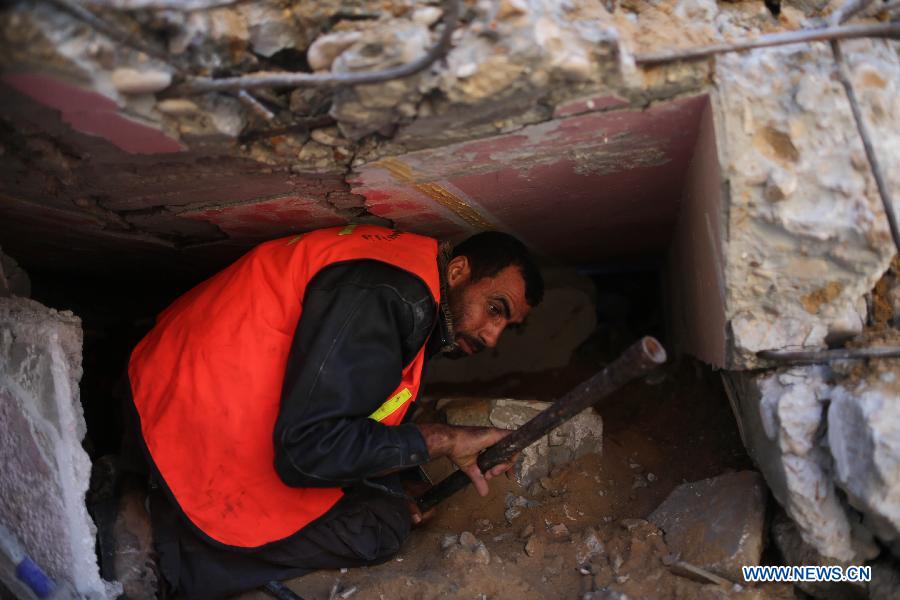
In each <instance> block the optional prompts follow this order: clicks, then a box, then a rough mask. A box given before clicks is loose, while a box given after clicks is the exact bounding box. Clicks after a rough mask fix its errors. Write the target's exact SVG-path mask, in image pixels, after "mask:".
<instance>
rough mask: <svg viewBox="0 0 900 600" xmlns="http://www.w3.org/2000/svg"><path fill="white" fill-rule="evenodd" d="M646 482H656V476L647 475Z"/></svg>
mask: <svg viewBox="0 0 900 600" xmlns="http://www.w3.org/2000/svg"><path fill="white" fill-rule="evenodd" d="M647 481H649V482H650V483H653V482H654V481H656V475H654V474H653V473H647Z"/></svg>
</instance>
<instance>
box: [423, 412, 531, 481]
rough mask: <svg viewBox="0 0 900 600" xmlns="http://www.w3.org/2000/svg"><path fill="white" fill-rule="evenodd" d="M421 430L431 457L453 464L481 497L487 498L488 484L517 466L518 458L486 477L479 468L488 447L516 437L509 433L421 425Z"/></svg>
mask: <svg viewBox="0 0 900 600" xmlns="http://www.w3.org/2000/svg"><path fill="white" fill-rule="evenodd" d="M418 428H419V431H421V432H422V437H424V438H425V444H426V445H427V446H428V453H429V454H430V455H431V457H432V458H437V457H438V456H446V457H447V458H449V459H450V460H451V461H453V463H454V464H455V465H456V466H457V467H459V469H460V470H461V471H462V472H464V473H465V474H466V475H468V476H469V479H471V480H472V483H473V484H474V485H475V489H476V490H478V494H479V495H481V496H487V494H488V484H487V482H488V481H489V480H490V479H492V478H493V477H496V476H497V475H500V474H501V473H503V472H505V471H507V470H508V469H509V468H510V467H511V466H512V465H513V463H515V457H514V458H513V460H511V461H510V462H508V463H503V464H501V465H497V466H495V467H493V468H492V469H490V470H489V471H487V472H486V473H482V472H481V469H479V468H478V462H477V460H478V455H479V454H480V453H481V451H482V450H484V449H485V448H487V447H488V446H493V445H494V444H496V443H497V442H498V441H500V440H501V439H503V438H504V437H506V436H507V435H509V434H510V433H512V432H511V431H508V430H506V429H495V428H493V427H461V426H451V425H442V424H439V423H426V424H420V425H418Z"/></svg>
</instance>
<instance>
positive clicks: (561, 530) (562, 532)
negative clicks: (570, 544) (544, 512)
mask: <svg viewBox="0 0 900 600" xmlns="http://www.w3.org/2000/svg"><path fill="white" fill-rule="evenodd" d="M548 531H549V532H550V535H551V536H553V537H554V538H556V539H557V540H563V539H567V538H568V537H569V535H570V534H569V528H568V527H566V524H565V523H559V524H558V525H554V526H552V527H550V528H549V530H548Z"/></svg>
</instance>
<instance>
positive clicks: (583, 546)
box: [575, 527, 606, 564]
mask: <svg viewBox="0 0 900 600" xmlns="http://www.w3.org/2000/svg"><path fill="white" fill-rule="evenodd" d="M605 551H606V548H605V547H604V546H603V542H602V541H600V537H599V535H598V534H597V530H596V529H594V528H593V527H588V528H587V529H585V530H584V531H582V532H581V536H580V538H579V540H578V546H577V547H576V549H575V560H576V561H578V564H584V563H587V562H589V561H590V560H591V559H592V558H593V557H595V556H598V555H602V554H603V553H604V552H605Z"/></svg>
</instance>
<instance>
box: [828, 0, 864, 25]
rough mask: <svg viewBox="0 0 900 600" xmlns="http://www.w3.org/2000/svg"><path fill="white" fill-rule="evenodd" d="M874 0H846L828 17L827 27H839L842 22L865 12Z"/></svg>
mask: <svg viewBox="0 0 900 600" xmlns="http://www.w3.org/2000/svg"><path fill="white" fill-rule="evenodd" d="M874 1H875V0H846V1H845V2H844V3H843V4H841V5H840V6H839V7H838V8H837V10H835V11H834V12H833V13H831V14H830V15H828V24H829V25H833V26H834V25H840V24H841V23H843V22H844V21H847V20H848V19H850V18H852V17H853V16H855V15H858V14H859V13H861V12H862V11H864V10H866V9H867V8H868V7H869V5H870V4H872V2H874Z"/></svg>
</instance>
